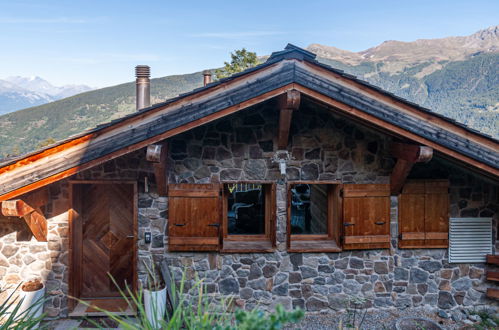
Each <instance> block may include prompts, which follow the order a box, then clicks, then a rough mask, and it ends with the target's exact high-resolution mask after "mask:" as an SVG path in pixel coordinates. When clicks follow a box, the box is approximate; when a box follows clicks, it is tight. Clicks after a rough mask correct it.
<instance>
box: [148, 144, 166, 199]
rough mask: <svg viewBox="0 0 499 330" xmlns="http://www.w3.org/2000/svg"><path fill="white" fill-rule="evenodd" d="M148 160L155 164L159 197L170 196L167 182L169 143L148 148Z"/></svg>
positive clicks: (152, 145)
mask: <svg viewBox="0 0 499 330" xmlns="http://www.w3.org/2000/svg"><path fill="white" fill-rule="evenodd" d="M146 159H147V160H148V161H149V162H151V163H152V164H153V169H154V177H155V178H156V187H157V189H158V195H159V196H163V197H166V196H167V195H168V182H167V179H168V178H167V159H168V141H164V142H162V143H160V144H151V145H149V146H148V147H147V155H146Z"/></svg>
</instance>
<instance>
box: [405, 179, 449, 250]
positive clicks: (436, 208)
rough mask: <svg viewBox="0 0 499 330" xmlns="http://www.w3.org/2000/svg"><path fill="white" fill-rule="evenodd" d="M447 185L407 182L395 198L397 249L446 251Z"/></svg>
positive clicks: (444, 183)
mask: <svg viewBox="0 0 499 330" xmlns="http://www.w3.org/2000/svg"><path fill="white" fill-rule="evenodd" d="M448 232H449V182H448V181H447V180H425V181H409V182H407V183H406V184H405V185H404V189H403V190H402V193H401V195H400V196H399V247H400V248H402V249H403V248H407V249H409V248H446V247H447V246H448V242H449V241H448Z"/></svg>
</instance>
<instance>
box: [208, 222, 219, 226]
mask: <svg viewBox="0 0 499 330" xmlns="http://www.w3.org/2000/svg"><path fill="white" fill-rule="evenodd" d="M208 226H210V227H220V224H218V223H210V224H209V225H208Z"/></svg>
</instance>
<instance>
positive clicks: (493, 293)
mask: <svg viewBox="0 0 499 330" xmlns="http://www.w3.org/2000/svg"><path fill="white" fill-rule="evenodd" d="M487 297H489V298H495V299H499V289H492V288H488V289H487Z"/></svg>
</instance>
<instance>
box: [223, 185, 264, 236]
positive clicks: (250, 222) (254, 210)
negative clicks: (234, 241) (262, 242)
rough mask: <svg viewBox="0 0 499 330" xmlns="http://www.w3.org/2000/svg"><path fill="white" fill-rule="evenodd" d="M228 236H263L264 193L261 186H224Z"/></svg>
mask: <svg viewBox="0 0 499 330" xmlns="http://www.w3.org/2000/svg"><path fill="white" fill-rule="evenodd" d="M225 189H226V193H227V196H228V203H227V206H228V210H227V218H228V228H227V232H228V234H229V235H258V234H265V193H264V187H263V185H262V184H256V183H231V184H226V185H225Z"/></svg>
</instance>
